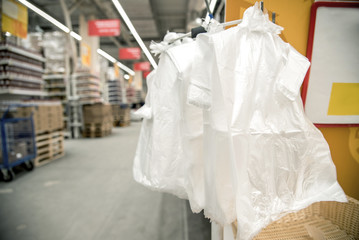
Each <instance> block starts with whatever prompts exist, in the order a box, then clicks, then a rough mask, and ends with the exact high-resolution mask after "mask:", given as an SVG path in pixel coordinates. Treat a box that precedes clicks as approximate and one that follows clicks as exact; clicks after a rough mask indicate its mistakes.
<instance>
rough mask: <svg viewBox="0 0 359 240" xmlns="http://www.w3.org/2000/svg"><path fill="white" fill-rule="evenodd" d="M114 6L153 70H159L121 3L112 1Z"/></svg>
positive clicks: (116, 0) (115, 0)
mask: <svg viewBox="0 0 359 240" xmlns="http://www.w3.org/2000/svg"><path fill="white" fill-rule="evenodd" d="M112 2H113V4H114V5H115V7H116V9H117V11H118V12H119V13H120V15H121V17H122V19H123V20H124V21H125V23H126V25H127V27H128V29H129V30H130V31H131V33H132V35H133V36H134V38H135V39H136V41H137V43H138V45H140V47H141V48H142V51H143V52H144V53H145V55H146V57H147V59H148V60H149V61H150V63H151V65H152V67H153V68H155V69H156V68H157V63H156V62H155V60H154V59H153V57H152V55H151V53H150V52H149V51H148V49H147V47H146V45H145V44H144V43H143V41H142V39H141V37H140V36H139V35H138V33H137V31H136V29H135V27H134V26H133V25H132V22H131V20H130V19H129V18H128V16H127V14H126V12H125V10H124V9H123V8H122V6H121V4H120V3H119V1H118V0H112Z"/></svg>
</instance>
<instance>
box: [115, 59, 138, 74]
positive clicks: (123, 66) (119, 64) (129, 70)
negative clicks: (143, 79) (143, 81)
mask: <svg viewBox="0 0 359 240" xmlns="http://www.w3.org/2000/svg"><path fill="white" fill-rule="evenodd" d="M117 66H118V67H119V68H121V69H122V70H124V71H126V72H128V73H129V74H130V75H132V76H135V72H134V71H132V69H130V68H129V67H127V66H125V65H123V64H122V63H120V62H117Z"/></svg>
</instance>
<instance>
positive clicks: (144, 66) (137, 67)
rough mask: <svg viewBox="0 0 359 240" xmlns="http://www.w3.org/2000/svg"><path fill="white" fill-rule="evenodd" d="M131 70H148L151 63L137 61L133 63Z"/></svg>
mask: <svg viewBox="0 0 359 240" xmlns="http://www.w3.org/2000/svg"><path fill="white" fill-rule="evenodd" d="M133 70H135V71H150V70H151V64H150V62H138V63H135V64H133Z"/></svg>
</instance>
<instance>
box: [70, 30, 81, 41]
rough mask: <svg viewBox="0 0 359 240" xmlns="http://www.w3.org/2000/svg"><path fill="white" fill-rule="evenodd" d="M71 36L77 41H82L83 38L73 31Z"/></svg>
mask: <svg viewBox="0 0 359 240" xmlns="http://www.w3.org/2000/svg"><path fill="white" fill-rule="evenodd" d="M70 35H71V37H73V38H75V39H76V40H77V41H81V40H82V37H81V36H80V35H78V34H77V33H75V32H73V31H71V32H70Z"/></svg>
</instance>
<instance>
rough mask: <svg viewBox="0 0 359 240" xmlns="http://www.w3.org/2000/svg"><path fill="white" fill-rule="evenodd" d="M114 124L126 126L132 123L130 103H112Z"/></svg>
mask: <svg viewBox="0 0 359 240" xmlns="http://www.w3.org/2000/svg"><path fill="white" fill-rule="evenodd" d="M112 115H113V125H114V126H120V127H126V126H129V125H130V123H131V109H130V107H129V106H128V104H116V105H112Z"/></svg>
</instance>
